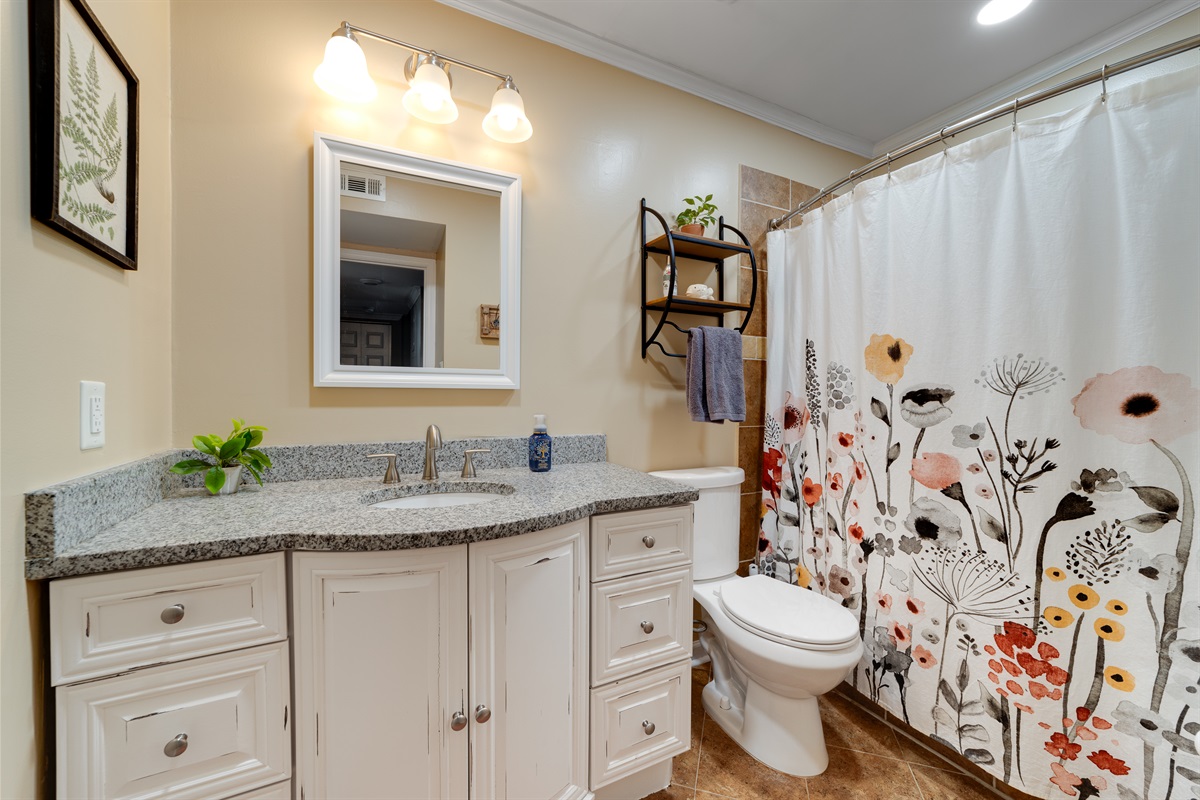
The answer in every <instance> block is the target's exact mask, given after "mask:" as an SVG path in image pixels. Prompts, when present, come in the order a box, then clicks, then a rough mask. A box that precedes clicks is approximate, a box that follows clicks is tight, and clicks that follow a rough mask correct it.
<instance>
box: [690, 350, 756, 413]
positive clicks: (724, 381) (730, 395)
mask: <svg viewBox="0 0 1200 800" xmlns="http://www.w3.org/2000/svg"><path fill="white" fill-rule="evenodd" d="M687 397H688V412H689V414H690V415H691V418H692V420H693V421H695V422H723V421H724V420H730V421H731V422H742V421H744V420H745V419H746V391H745V381H744V380H743V377H742V335H741V334H740V333H738V332H737V331H736V330H735V329H733V328H715V327H710V326H700V327H696V328H692V329H691V330H689V331H688V357H687Z"/></svg>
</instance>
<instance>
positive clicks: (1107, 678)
mask: <svg viewBox="0 0 1200 800" xmlns="http://www.w3.org/2000/svg"><path fill="white" fill-rule="evenodd" d="M1104 682H1105V683H1107V684H1108V685H1109V686H1111V687H1112V688H1114V689H1116V690H1117V691H1119V692H1132V691H1133V683H1134V681H1133V676H1132V675H1130V674H1129V673H1128V672H1127V671H1126V670H1123V669H1121V668H1120V667H1108V668H1106V669H1105V670H1104Z"/></svg>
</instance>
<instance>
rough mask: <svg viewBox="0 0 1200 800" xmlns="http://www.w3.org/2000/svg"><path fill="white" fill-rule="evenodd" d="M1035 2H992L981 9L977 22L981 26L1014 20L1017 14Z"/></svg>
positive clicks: (1024, 0)
mask: <svg viewBox="0 0 1200 800" xmlns="http://www.w3.org/2000/svg"><path fill="white" fill-rule="evenodd" d="M1032 2H1033V0H991V2H990V3H988V4H987V5H985V6H984V7H983V8H981V9H979V15H978V16H976V17H975V21H976V22H978V23H979V24H980V25H995V24H996V23H998V22H1004V21H1005V20H1009V19H1012V18H1013V17H1015V16H1016V15H1017V14H1020V13H1021V12H1022V11H1024V10H1025V9H1026V8H1028V7H1029V4H1030V3H1032Z"/></svg>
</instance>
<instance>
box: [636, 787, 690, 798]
mask: <svg viewBox="0 0 1200 800" xmlns="http://www.w3.org/2000/svg"><path fill="white" fill-rule="evenodd" d="M695 797H696V790H695V789H692V788H689V787H687V786H676V785H675V784H671V785H670V786H668V787H667V788H665V789H663V790H662V791H660V792H655V793H654V794H652V795H650V796H649V797H647V798H645V800H693V798H695Z"/></svg>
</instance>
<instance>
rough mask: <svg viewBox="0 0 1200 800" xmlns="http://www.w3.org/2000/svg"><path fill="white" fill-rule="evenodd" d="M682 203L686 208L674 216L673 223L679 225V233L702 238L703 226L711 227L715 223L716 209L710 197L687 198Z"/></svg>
mask: <svg viewBox="0 0 1200 800" xmlns="http://www.w3.org/2000/svg"><path fill="white" fill-rule="evenodd" d="M683 202H684V203H686V204H687V208H685V209H684V210H683V211H680V212H679V213H678V214H676V215H675V222H677V223H678V224H679V232H680V233H687V234H690V235H692V236H703V235H704V226H705V225H712V224H714V223H715V222H716V221H717V218H716V216H715V215H716V213H717V207H716V206H715V205H713V202H712V195H711V194H710V195H708V196H707V197H704V196H703V195H696V196H695V197H687V198H684V201H683Z"/></svg>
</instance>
